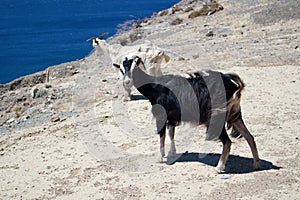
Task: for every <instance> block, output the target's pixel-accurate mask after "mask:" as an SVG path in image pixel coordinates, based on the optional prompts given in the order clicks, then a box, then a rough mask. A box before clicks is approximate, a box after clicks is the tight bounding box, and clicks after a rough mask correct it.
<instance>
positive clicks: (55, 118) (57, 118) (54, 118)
mask: <svg viewBox="0 0 300 200" xmlns="http://www.w3.org/2000/svg"><path fill="white" fill-rule="evenodd" d="M59 120H60V118H59V116H57V115H53V116H52V117H51V122H58V121H59Z"/></svg>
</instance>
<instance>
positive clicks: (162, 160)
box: [157, 157, 165, 163]
mask: <svg viewBox="0 0 300 200" xmlns="http://www.w3.org/2000/svg"><path fill="white" fill-rule="evenodd" d="M157 162H158V163H165V159H164V157H160V158H159V159H158V160H157Z"/></svg>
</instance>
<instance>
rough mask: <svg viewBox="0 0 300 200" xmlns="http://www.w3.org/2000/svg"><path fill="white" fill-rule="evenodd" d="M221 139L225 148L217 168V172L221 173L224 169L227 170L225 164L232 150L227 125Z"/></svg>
mask: <svg viewBox="0 0 300 200" xmlns="http://www.w3.org/2000/svg"><path fill="white" fill-rule="evenodd" d="M219 139H220V140H221V142H222V144H223V150H222V154H221V157H220V160H219V162H218V165H217V167H216V168H215V172H216V173H221V172H222V171H224V170H225V164H226V161H227V159H228V157H229V152H230V146H231V140H230V139H229V137H228V134H227V132H226V129H225V127H224V128H223V130H222V133H221V135H220V137H219Z"/></svg>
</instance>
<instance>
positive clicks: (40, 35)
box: [0, 0, 179, 84]
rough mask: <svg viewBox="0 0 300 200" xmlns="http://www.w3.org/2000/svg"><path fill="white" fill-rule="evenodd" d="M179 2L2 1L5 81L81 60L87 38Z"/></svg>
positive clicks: (1, 71) (0, 51)
mask: <svg viewBox="0 0 300 200" xmlns="http://www.w3.org/2000/svg"><path fill="white" fill-rule="evenodd" d="M177 2H179V0H131V1H129V0H128V1H120V0H1V3H0V83H1V84H3V83H7V82H9V81H12V80H14V79H16V78H18V77H20V76H24V75H27V74H31V73H34V72H37V71H41V70H43V69H45V68H47V67H48V66H52V65H56V64H60V63H64V62H68V61H72V60H76V59H81V58H83V57H85V56H87V55H88V54H89V53H90V51H91V50H92V45H91V43H89V42H86V40H87V39H88V38H90V37H95V36H99V35H100V34H102V33H104V32H109V35H108V36H113V35H114V34H116V32H117V27H118V24H122V23H124V22H125V21H127V20H132V19H138V18H140V19H141V18H144V17H150V16H151V15H152V13H153V12H158V11H160V10H163V9H166V8H169V7H170V6H172V5H174V4H175V3H177Z"/></svg>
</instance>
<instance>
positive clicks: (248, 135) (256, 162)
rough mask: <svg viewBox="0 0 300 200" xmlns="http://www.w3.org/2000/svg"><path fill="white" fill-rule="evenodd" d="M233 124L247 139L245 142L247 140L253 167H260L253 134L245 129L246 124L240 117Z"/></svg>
mask: <svg viewBox="0 0 300 200" xmlns="http://www.w3.org/2000/svg"><path fill="white" fill-rule="evenodd" d="M233 126H234V128H236V130H238V132H239V133H240V134H241V135H242V136H243V137H244V138H245V139H246V140H247V142H248V144H249V146H250V148H251V151H252V155H253V168H254V169H258V168H259V167H260V166H259V163H260V159H259V156H258V151H257V147H256V144H255V141H254V138H253V136H252V135H251V133H250V132H249V130H248V129H247V127H246V125H245V123H244V121H243V119H242V118H239V119H238V120H236V121H235V122H234V123H233Z"/></svg>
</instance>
